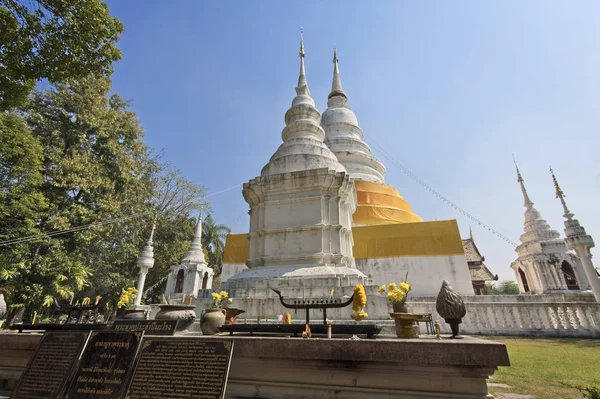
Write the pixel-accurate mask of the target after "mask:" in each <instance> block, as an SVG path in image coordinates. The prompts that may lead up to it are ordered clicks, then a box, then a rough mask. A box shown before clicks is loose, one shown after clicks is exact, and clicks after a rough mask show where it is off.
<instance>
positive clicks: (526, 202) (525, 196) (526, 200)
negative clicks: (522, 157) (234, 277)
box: [513, 156, 533, 210]
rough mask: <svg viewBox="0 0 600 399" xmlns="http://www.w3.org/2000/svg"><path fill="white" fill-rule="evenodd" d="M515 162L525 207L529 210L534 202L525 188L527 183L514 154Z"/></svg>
mask: <svg viewBox="0 0 600 399" xmlns="http://www.w3.org/2000/svg"><path fill="white" fill-rule="evenodd" d="M513 162H514V163H515V168H516V169H517V182H518V183H519V184H520V185H521V192H522V193H523V200H524V203H523V206H524V207H525V208H527V209H528V210H529V209H531V208H533V202H532V201H531V199H530V198H529V195H528V194H527V189H526V188H525V183H524V181H525V180H523V176H521V171H520V170H519V166H518V165H517V161H516V160H515V157H514V156H513Z"/></svg>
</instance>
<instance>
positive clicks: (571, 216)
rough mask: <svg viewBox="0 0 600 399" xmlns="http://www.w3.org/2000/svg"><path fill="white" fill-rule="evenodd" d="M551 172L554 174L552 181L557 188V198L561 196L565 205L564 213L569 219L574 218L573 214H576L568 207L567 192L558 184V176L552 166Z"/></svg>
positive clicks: (561, 200)
mask: <svg viewBox="0 0 600 399" xmlns="http://www.w3.org/2000/svg"><path fill="white" fill-rule="evenodd" d="M550 174H551V175H552V181H553V182H554V189H555V190H556V198H560V202H561V204H562V206H563V210H564V212H565V213H564V214H563V216H564V217H565V218H566V219H567V220H571V219H573V216H575V214H574V213H573V212H571V211H570V210H569V208H567V203H566V202H565V197H566V195H565V193H563V190H562V189H561V188H560V186H559V185H558V181H557V180H556V176H555V175H554V171H553V170H552V167H550Z"/></svg>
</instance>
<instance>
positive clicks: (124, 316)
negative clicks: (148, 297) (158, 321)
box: [117, 309, 146, 320]
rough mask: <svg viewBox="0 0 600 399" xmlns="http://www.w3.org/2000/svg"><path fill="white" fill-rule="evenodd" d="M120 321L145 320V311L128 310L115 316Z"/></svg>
mask: <svg viewBox="0 0 600 399" xmlns="http://www.w3.org/2000/svg"><path fill="white" fill-rule="evenodd" d="M117 318H118V319H121V320H146V311H145V310H144V309H128V310H124V311H123V312H122V313H121V314H118V315H117Z"/></svg>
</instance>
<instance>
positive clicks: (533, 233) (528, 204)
mask: <svg viewBox="0 0 600 399" xmlns="http://www.w3.org/2000/svg"><path fill="white" fill-rule="evenodd" d="M513 161H514V162H515V168H516V169H517V182H518V183H519V185H520V186H521V192H522V193H523V201H524V202H523V206H525V225H524V229H525V233H524V234H522V235H521V242H522V243H523V244H522V245H519V246H518V247H517V248H516V251H517V252H519V251H520V250H522V249H523V245H527V244H530V243H538V242H541V241H551V240H555V239H558V238H559V237H560V233H559V232H558V231H556V230H552V229H551V228H550V225H549V224H548V222H547V221H546V220H545V219H544V218H543V217H542V214H541V213H540V211H538V210H537V209H536V208H535V207H534V206H533V201H531V198H529V194H527V189H526V188H525V183H524V182H525V180H524V179H523V176H522V175H521V171H520V170H519V167H518V166H517V162H516V161H515V160H514V157H513Z"/></svg>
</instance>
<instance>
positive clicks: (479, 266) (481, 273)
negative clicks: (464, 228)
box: [462, 234, 498, 281]
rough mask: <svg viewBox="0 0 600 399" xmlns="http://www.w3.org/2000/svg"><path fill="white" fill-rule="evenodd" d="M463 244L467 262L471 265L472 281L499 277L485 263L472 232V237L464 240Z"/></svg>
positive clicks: (490, 279)
mask: <svg viewBox="0 0 600 399" xmlns="http://www.w3.org/2000/svg"><path fill="white" fill-rule="evenodd" d="M462 246H463V249H464V251H465V257H466V258H467V264H468V265H469V273H471V281H492V280H497V279H498V277H497V276H494V275H493V274H492V272H491V271H490V270H489V269H488V268H487V266H486V265H485V263H483V262H484V261H485V257H484V256H483V255H481V252H479V249H478V248H477V245H476V244H475V240H474V239H473V235H472V234H471V237H469V238H467V239H465V240H462Z"/></svg>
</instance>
